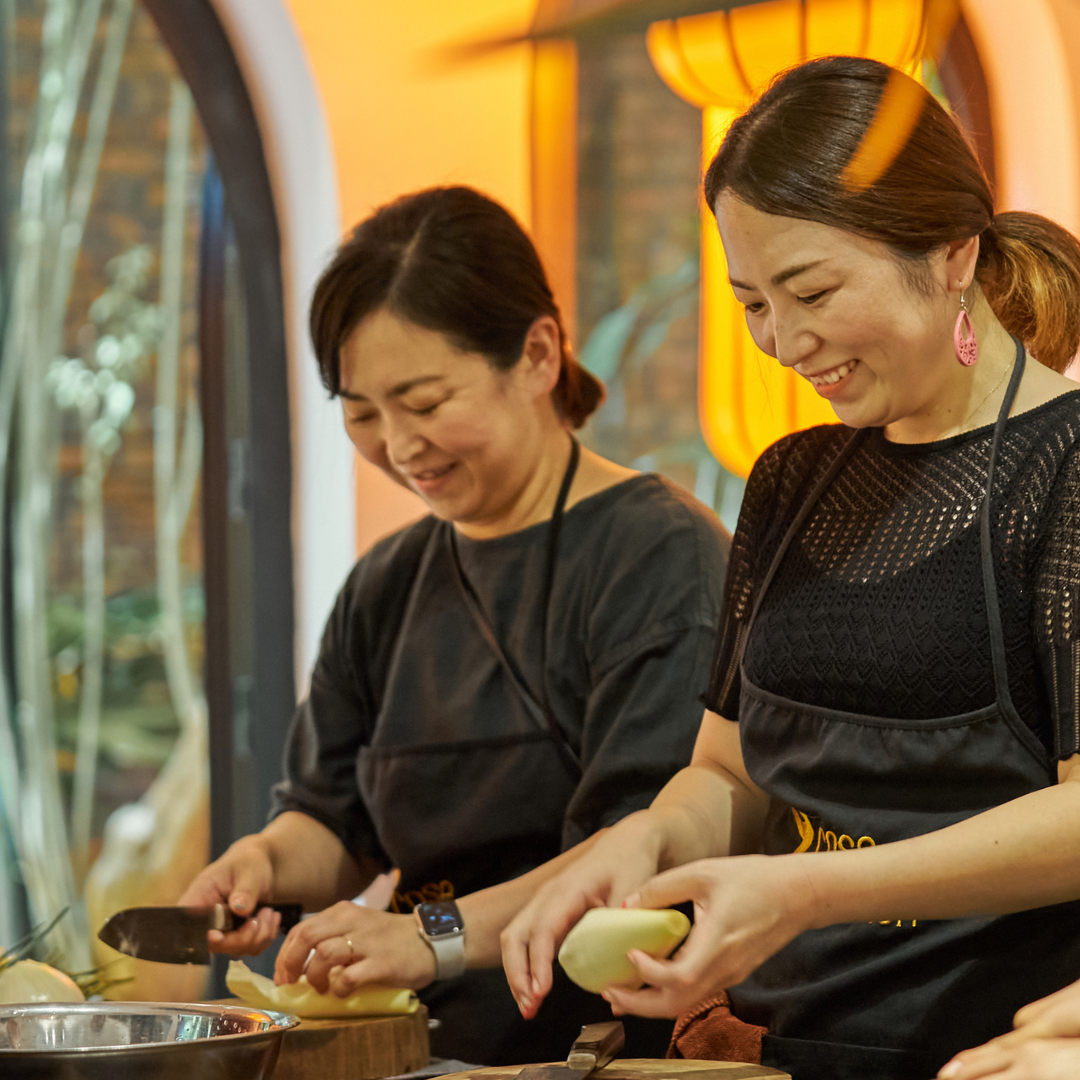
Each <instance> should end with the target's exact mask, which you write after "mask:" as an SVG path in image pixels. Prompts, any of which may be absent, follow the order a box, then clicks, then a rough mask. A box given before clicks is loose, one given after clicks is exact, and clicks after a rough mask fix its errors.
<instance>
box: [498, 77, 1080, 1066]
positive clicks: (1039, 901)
mask: <svg viewBox="0 0 1080 1080" xmlns="http://www.w3.org/2000/svg"><path fill="white" fill-rule="evenodd" d="M889 75H890V71H889V69H888V68H887V67H885V66H883V65H881V64H878V63H875V62H873V61H870V60H865V59H855V58H851V57H832V58H828V59H824V60H820V61H815V62H812V63H809V64H806V65H804V66H802V67H799V68H796V69H794V70H792V71H790V72H788V73H787V74H785V75H783V76H781V77H780V78H779V79H778V80H777V81H776V82H775V83H774V84H773V86H772V87H771V88H770V89H769V90H768V91H767V92H766V93H765V94H764V96H763V97H762V98H761V99H760V100H759V101H757V102H756V103H755V104H754V105H753V106H751V108H750V109H749V110H748V111H747V112H746V113H745V114H744V115H743V116H741V117H739V118H738V119H736V120H735V122H734V123H733V124H732V126H731V128H730V130H729V132H728V133H727V135H726V137H725V139H724V142H723V144H722V145H721V147H720V149H719V151H718V153H717V155H716V158H715V159H714V161H713V162H712V164H711V166H710V168H709V170H708V173H707V175H706V177H705V197H706V200H707V203H708V205H709V207H710V208H711V209H712V211H713V212H714V214H715V216H716V221H717V224H718V227H719V230H720V236H721V239H722V241H723V245H724V250H725V253H726V256H727V263H728V268H729V272H730V278H731V286H732V288H733V290H734V292H735V295H736V297H737V298H738V299H739V300H740V301H741V302H742V303H743V304H744V306H745V309H746V320H747V324H748V326H749V328H750V331H751V333H752V334H753V336H754V338H755V340H756V342H757V344H758V345H759V346H760V347H761V349H762V350H763V351H765V352H766V353H768V354H769V355H771V356H773V357H775V358H776V360H777V361H778V362H779V363H781V364H783V365H784V366H785V367H788V368H791V369H793V370H794V371H795V372H797V373H798V374H799V375H801V376H802V377H803V378H805V379H807V381H808V382H810V384H811V385H812V386H813V387H814V388H815V389H816V390H817V392H818V393H819V394H820V395H821V396H822V397H824V398H826V399H827V400H828V401H829V402H830V404H831V405H832V407H833V408H834V410H835V412H836V414H837V417H838V418H839V420H840V421H841V423H840V424H838V425H826V426H821V427H817V428H813V429H811V430H808V431H803V432H799V433H797V434H795V435H791V436H789V437H787V438H785V439H783V440H781V441H780V442H778V443H777V444H775V445H774V446H772V447H770V448H769V449H768V450H766V451H765V453H764V454H763V455H762V456H761V458H760V459H759V460H758V462H757V463H756V465H755V467H754V469H753V472H752V474H751V476H750V479H749V482H748V484H747V489H746V495H745V499H744V502H743V507H742V512H741V515H740V518H739V525H738V529H737V531H736V535H735V539H734V542H733V548H732V556H731V566H730V570H729V574H728V578H727V583H726V586H725V596H724V611H723V614H722V616H721V622H720V629H719V634H718V637H717V643H716V651H715V655H714V661H713V669H712V682H711V685H710V688H709V690H708V692H707V693H706V695H705V698H704V701H705V703H706V706H707V711H706V713H705V717H704V720H703V722H702V727H701V730H700V732H699V735H698V741H697V744H696V747H695V752H694V759H693V762H692V764H691V766H690V767H689V768H687V769H685V770H683V771H682V772H681V773H679V775H678V776H676V777H675V778H674V779H673V780H672V781H671V783H670V784H669V785H668V786H667V787H665V789H664V790H663V791H662V792H661V793H660V795H659V796H658V797H657V799H656V800H655V801H654V803H653V805H652V807H651V808H650V809H649V810H647V811H645V812H644V813H642V814H638V815H634V816H632V817H630V818H627V819H626V820H625V821H623V822H620V823H619V824H618V825H617V826H616V827H615V828H613V829H612V830H611V831H610V832H609V833H608V834H606V835H605V836H604V837H602V838H601V839H600V840H599V841H598V842H597V844H596V845H595V846H594V847H593V848H592V849H591V850H590V851H589V852H587V853H586V854H585V855H584V856H583V858H582V859H581V860H580V861H579V862H577V863H575V864H574V865H573V866H571V867H570V868H568V869H567V870H566V871H564V872H563V873H562V874H561V875H560V876H559V877H557V878H556V879H555V880H554V881H552V882H551V883H549V884H548V885H546V886H545V887H544V888H543V889H542V890H541V891H540V892H539V893H538V895H537V897H536V899H535V900H534V901H533V903H531V904H530V905H529V906H528V907H527V908H526V909H525V910H524V911H522V912H521V913H520V914H519V916H518V917H517V918H516V920H515V921H514V922H513V923H512V924H511V926H510V927H509V928H508V929H507V931H506V933H505V934H504V965H505V966H506V969H507V972H508V975H509V978H510V982H511V986H512V987H513V989H514V991H515V994H516V996H517V997H518V1000H519V1003H521V1004H522V1006H523V1008H526V1009H528V1010H530V1011H531V1010H533V1009H535V1007H536V1004H537V1002H538V1000H540V999H541V998H542V996H543V992H544V991H545V990H546V987H547V986H548V985H550V958H551V956H552V952H553V950H554V949H556V948H557V947H558V943H559V941H560V940H561V938H562V937H563V935H565V933H566V932H567V931H568V930H569V928H570V927H571V926H572V925H573V924H574V923H575V922H576V921H577V919H578V918H580V916H581V915H582V914H583V912H584V911H585V909H586V908H588V907H589V906H592V905H595V904H608V905H611V904H614V905H618V904H621V903H625V904H627V905H628V906H631V907H664V906H668V905H671V904H677V903H680V902H684V901H693V902H694V904H695V908H696V921H695V925H694V928H693V930H692V931H691V933H690V936H689V937H688V939H687V941H686V942H685V943H684V944H683V946H682V947H681V949H680V950H679V951H678V952H677V953H676V954H675V955H674V956H673V957H672V958H671V959H669V960H657V959H654V958H652V957H649V956H646V955H645V954H643V953H632V954H631V956H632V958H633V959H634V961H635V963H636V964H637V967H638V969H639V972H640V974H641V976H642V978H643V979H644V981H645V983H646V984H647V985H646V986H644V987H643V988H641V989H631V988H625V987H614V986H613V987H610V988H608V991H607V992H606V995H605V996H606V997H607V998H608V999H609V1000H610V1001H611V1003H612V1005H613V1007H614V1008H615V1010H616V1011H617V1012H619V1013H633V1014H637V1015H642V1016H675V1015H676V1014H678V1013H680V1012H685V1011H686V1010H690V1011H689V1012H686V1014H685V1015H684V1016H683V1017H682V1019H681V1020H680V1022H679V1024H678V1026H677V1028H676V1039H675V1044H674V1046H675V1050H676V1052H679V1053H682V1054H684V1055H685V1056H688V1057H701V1056H715V1057H719V1058H725V1057H727V1058H728V1059H729V1060H760V1061H761V1062H762V1063H763V1064H766V1065H771V1066H775V1067H778V1068H782V1069H785V1070H787V1071H788V1072H790V1073H791V1074H792V1075H793V1076H794V1077H795V1078H796V1080H856V1078H857V1080H919V1078H922V1080H925V1078H926V1077H929V1076H930V1075H932V1074H933V1073H934V1072H935V1071H937V1070H938V1069H941V1068H942V1067H945V1066H946V1064H947V1063H948V1062H949V1061H950V1059H951V1058H952V1056H953V1055H954V1054H956V1053H957V1051H959V1050H962V1049H963V1048H964V1047H968V1046H972V1045H975V1044H977V1043H979V1042H982V1041H984V1040H986V1039H989V1038H991V1037H994V1036H996V1035H1000V1034H1002V1033H1004V1032H1006V1031H1008V1030H1009V1028H1010V1027H1011V1025H1012V1017H1013V1014H1014V1013H1015V1012H1016V1010H1017V1009H1019V1008H1020V1007H1021V1006H1022V1005H1024V1004H1025V1003H1027V1002H1029V1001H1031V1000H1032V999H1033V998H1037V997H1041V996H1043V995H1045V994H1049V993H1051V992H1053V991H1057V990H1059V989H1060V988H1062V987H1063V986H1065V985H1066V984H1067V983H1069V982H1071V981H1072V980H1074V979H1075V978H1076V977H1077V975H1078V974H1080V903H1078V902H1077V898H1078V897H1080V764H1078V763H1080V619H1078V617H1077V616H1078V611H1077V605H1078V604H1080V591H1078V590H1080V541H1078V538H1080V388H1078V387H1077V385H1076V383H1074V382H1072V381H1071V380H1069V379H1067V378H1065V377H1064V376H1063V375H1062V374H1061V372H1063V371H1064V370H1065V369H1066V368H1067V367H1068V365H1069V364H1070V362H1071V361H1072V359H1073V357H1074V356H1075V354H1076V352H1077V347H1078V337H1080V244H1078V242H1077V240H1076V239H1075V238H1074V237H1073V236H1071V235H1070V234H1069V233H1068V232H1066V231H1065V230H1064V229H1061V228H1060V227H1058V226H1057V225H1055V224H1053V223H1052V222H1050V221H1048V220H1046V219H1045V218H1041V217H1039V216H1037V215H1035V214H1027V213H1004V214H996V215H995V213H994V209H993V201H992V197H991V193H990V190H989V187H988V185H987V182H986V179H985V177H984V175H983V173H982V171H981V169H980V167H979V165H978V162H977V161H976V159H975V157H974V155H973V154H972V152H971V150H970V148H969V147H968V145H967V143H966V141H965V140H964V137H963V135H962V134H961V132H960V130H959V128H958V127H957V126H956V124H955V122H954V121H953V119H952V118H951V117H950V116H949V115H948V113H947V112H946V111H945V110H944V109H943V108H942V107H941V105H939V104H938V102H937V101H936V100H935V99H934V98H933V97H932V96H931V95H929V94H928V93H926V92H925V91H921V90H920V91H919V92H920V93H922V94H923V99H924V102H923V106H922V110H921V114H920V116H919V118H918V121H917V123H916V124H915V127H914V130H913V131H912V132H911V133H910V136H909V138H908V139H907V141H906V143H905V144H904V145H903V147H902V149H901V150H900V151H899V154H898V156H896V157H895V159H894V160H893V162H892V164H891V165H890V166H889V167H888V169H887V170H886V171H885V172H884V174H883V175H881V176H880V178H879V179H877V180H876V182H874V183H872V184H871V185H870V186H868V187H857V186H855V185H854V184H853V183H852V182H851V180H850V179H849V177H850V170H849V168H848V166H849V163H851V162H852V160H853V159H854V158H855V155H856V154H857V152H858V151H859V148H860V146H861V145H862V143H863V140H864V138H866V137H867V133H868V132H869V131H870V130H871V127H872V125H873V124H874V121H875V117H876V116H877V114H878V106H879V103H880V100H881V96H882V92H883V89H884V87H885V85H886V82H887V80H888V78H889ZM943 1075H945V1074H944V1073H943ZM1009 1075H1010V1076H1011V1075H1012V1074H1009Z"/></svg>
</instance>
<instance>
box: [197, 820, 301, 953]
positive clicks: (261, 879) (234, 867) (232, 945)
mask: <svg viewBox="0 0 1080 1080" xmlns="http://www.w3.org/2000/svg"><path fill="white" fill-rule="evenodd" d="M273 886H274V867H273V862H272V860H271V858H270V852H269V850H268V849H267V845H266V843H265V841H264V840H263V839H262V838H261V837H260V836H258V835H255V836H245V837H243V838H241V839H240V840H237V841H236V843H235V844H233V845H232V846H231V847H230V848H229V850H228V851H226V852H225V854H224V855H222V856H221V858H220V859H218V860H217V861H216V862H212V863H211V864H210V865H209V866H208V867H207V868H206V869H205V870H203V872H202V873H201V874H199V876H198V877H197V878H196V879H195V880H194V881H193V882H192V883H191V884H190V885H189V886H188V888H187V890H186V891H185V892H184V895H183V896H181V897H180V899H179V900H178V901H177V903H178V904H180V905H181V906H184V907H211V906H212V905H214V904H225V905H226V906H227V907H228V908H229V909H230V910H232V911H233V912H235V913H236V914H237V915H243V916H248V915H252V914H254V917H253V918H249V919H248V920H247V922H245V923H244V924H243V925H242V926H240V927H238V928H237V929H236V930H233V931H232V932H231V933H228V934H224V933H222V932H221V931H220V930H210V931H209V932H208V933H207V935H206V938H207V944H208V945H209V948H210V951H211V952H214V953H228V954H230V955H231V956H255V955H256V954H257V953H260V952H262V951H263V949H265V948H266V947H267V945H269V944H270V942H271V941H273V940H274V938H275V937H277V933H278V929H279V927H280V925H281V916H280V915H279V914H278V913H277V912H276V911H273V910H271V909H270V908H268V907H262V908H259V907H258V905H259V902H260V901H263V902H267V901H269V900H270V899H271V898H272V897H273V895H274V888H273ZM257 908H258V910H256V909H257Z"/></svg>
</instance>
